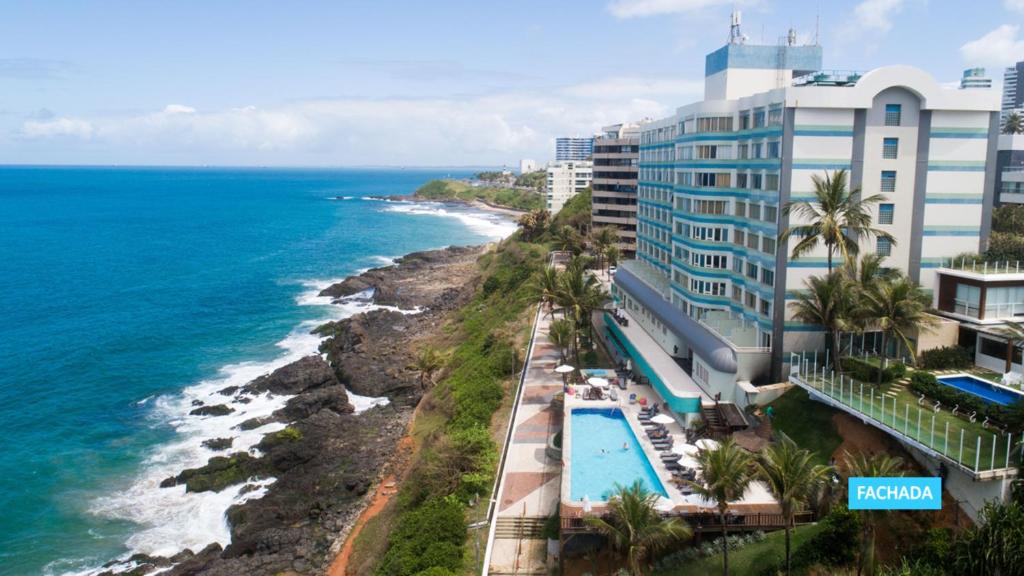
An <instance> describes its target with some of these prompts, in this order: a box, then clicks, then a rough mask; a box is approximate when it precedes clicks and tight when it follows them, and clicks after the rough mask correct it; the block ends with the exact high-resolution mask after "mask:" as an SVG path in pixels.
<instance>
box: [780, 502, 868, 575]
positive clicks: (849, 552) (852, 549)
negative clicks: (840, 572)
mask: <svg viewBox="0 0 1024 576" xmlns="http://www.w3.org/2000/svg"><path fill="white" fill-rule="evenodd" d="M821 525H822V530H821V532H818V533H817V534H815V535H814V536H813V537H812V538H811V539H810V540H808V541H806V542H804V543H803V544H802V545H800V547H798V548H797V549H796V552H794V553H793V559H792V563H793V566H794V567H807V566H813V565H815V564H820V565H822V566H832V567H839V566H846V565H848V564H851V563H852V562H853V560H854V558H855V556H856V553H857V545H858V539H859V537H860V517H859V516H857V514H856V513H854V512H851V511H850V510H848V509H847V508H846V507H845V506H837V507H835V508H833V509H832V511H831V512H829V514H828V516H825V518H824V519H823V520H822V521H821Z"/></svg>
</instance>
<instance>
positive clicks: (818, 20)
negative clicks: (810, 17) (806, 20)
mask: <svg viewBox="0 0 1024 576" xmlns="http://www.w3.org/2000/svg"><path fill="white" fill-rule="evenodd" d="M820 28H821V2H819V3H818V10H817V11H816V12H815V13H814V45H815V46H821V43H820V42H819V40H818V31H819V30H820Z"/></svg>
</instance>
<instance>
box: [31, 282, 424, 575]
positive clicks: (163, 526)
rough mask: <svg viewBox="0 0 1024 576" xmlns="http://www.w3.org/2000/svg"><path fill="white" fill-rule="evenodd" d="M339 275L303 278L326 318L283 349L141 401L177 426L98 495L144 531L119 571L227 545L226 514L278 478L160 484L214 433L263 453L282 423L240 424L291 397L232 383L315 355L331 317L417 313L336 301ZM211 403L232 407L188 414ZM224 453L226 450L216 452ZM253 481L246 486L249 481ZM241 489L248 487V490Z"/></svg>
mask: <svg viewBox="0 0 1024 576" xmlns="http://www.w3.org/2000/svg"><path fill="white" fill-rule="evenodd" d="M337 281H338V280H336V279H330V280H310V281H306V282H303V283H302V285H303V286H304V287H306V288H307V290H306V291H304V292H303V293H302V294H300V295H299V296H297V297H296V303H298V304H299V305H302V306H319V307H323V309H324V311H325V313H326V317H325V318H322V319H320V320H312V321H308V322H303V323H301V324H300V325H299V326H298V327H296V328H295V330H293V331H292V332H291V333H290V334H289V335H288V336H287V337H285V338H284V339H282V340H281V341H280V342H278V343H277V347H278V348H280V349H281V350H282V353H281V354H280V355H279V356H278V357H277V358H275V359H273V360H270V361H267V362H239V363H237V364H230V365H227V366H224V367H223V368H221V369H220V372H219V374H218V375H217V377H215V378H211V379H209V380H204V381H202V382H199V383H198V384H195V385H194V386H190V387H188V388H186V389H185V390H184V391H182V393H181V394H178V395H173V396H158V397H156V398H146V399H144V400H142V401H140V403H141V404H151V405H152V411H151V418H153V419H154V420H155V421H156V422H157V423H166V424H168V425H170V426H171V427H173V428H174V430H175V433H176V434H175V440H174V441H173V442H171V443H169V444H166V445H163V446H161V447H160V448H159V449H158V450H157V451H156V452H155V453H154V454H152V455H151V456H150V457H149V458H147V459H146V460H145V462H144V463H143V466H142V471H141V472H140V473H139V475H138V477H136V478H135V479H134V480H133V481H132V483H131V484H130V485H129V486H128V487H127V488H125V489H122V490H118V491H116V492H112V493H110V494H108V495H105V496H102V497H100V498H97V499H96V500H95V501H93V502H92V503H91V505H90V507H89V510H90V512H91V513H93V514H96V515H98V516H102V517H105V518H111V519H118V520H128V521H131V522H133V523H135V524H138V525H139V527H140V528H139V529H138V530H137V531H136V532H135V533H134V534H133V535H132V536H131V537H130V538H129V539H128V541H127V542H126V546H127V548H128V549H129V552H128V553H127V554H125V556H124V557H122V558H121V559H120V564H119V565H118V566H117V569H118V570H130V569H131V565H132V563H131V562H130V561H128V557H129V556H130V555H131V554H136V553H143V554H150V555H159V556H170V555H173V554H175V553H177V552H180V551H181V550H184V549H186V548H188V549H191V550H193V551H199V550H201V549H203V548H204V547H206V546H208V545H209V544H212V543H219V544H220V545H222V546H227V545H228V544H229V543H230V541H231V532H230V527H229V526H228V522H227V518H226V516H225V513H226V512H227V509H228V508H229V507H231V506H232V505H235V504H240V503H242V502H246V501H249V500H253V499H256V498H261V497H263V496H264V495H265V494H266V492H267V487H268V486H270V485H271V484H272V483H273V482H274V481H275V479H274V478H263V479H259V480H255V479H250V481H249V482H247V483H243V484H236V485H234V486H230V487H228V488H226V489H224V490H221V491H220V492H200V493H186V492H185V487H184V486H174V487H170V488H161V487H160V483H161V482H162V481H163V480H164V479H166V478H169V477H171V476H175V475H177V474H178V473H179V472H181V471H182V470H184V469H186V468H196V467H199V466H203V465H204V464H206V462H207V460H209V458H210V457H212V456H215V455H218V452H216V451H213V450H211V449H209V448H207V447H205V446H203V442H204V441H206V440H210V439H213V438H225V437H231V438H234V440H233V443H232V446H231V450H230V451H231V452H238V451H248V452H250V453H251V454H253V455H254V456H255V455H258V453H257V452H258V451H257V450H256V449H255V446H256V444H258V443H259V441H260V440H261V439H262V438H263V436H264V435H265V434H268V433H271V432H275V431H277V430H280V429H282V428H284V427H285V425H284V424H282V423H279V422H272V423H269V424H266V425H264V426H260V427H258V428H255V429H252V430H241V429H239V428H238V426H239V425H240V424H241V423H242V422H245V421H246V420H249V419H252V418H260V417H266V416H270V415H271V414H273V413H274V412H275V411H276V410H278V409H280V408H282V407H284V405H285V403H286V402H287V401H288V399H289V398H290V396H274V395H272V394H270V393H265V394H261V395H258V396H252V395H244V396H243V395H237V394H236V395H231V394H222V393H221V390H225V389H226V388H228V387H233V386H238V387H241V386H243V385H245V384H247V383H249V382H251V381H252V380H254V379H256V378H258V377H260V376H262V375H264V374H268V373H270V372H272V371H274V370H276V369H277V368H280V367H282V366H285V365H286V364H290V363H292V362H294V361H296V360H299V359H300V358H303V357H305V356H309V355H311V354H317V353H318V350H319V347H320V343H321V342H322V340H323V339H322V338H321V337H320V336H317V335H315V334H312V333H311V332H310V331H311V330H312V329H313V328H315V327H316V326H319V325H321V324H323V323H324V322H327V321H331V320H340V319H342V318H347V317H349V316H353V315H355V314H358V313H360V312H366V311H369V310H373V309H388V310H397V311H400V312H403V313H406V314H415V313H418V312H420V310H419V309H415V310H399V309H398V308H394V307H391V306H379V305H376V304H373V302H372V299H371V298H372V296H373V293H372V291H366V292H363V293H360V294H355V295H353V296H350V297H348V298H344V299H342V300H340V301H337V302H333V301H332V299H331V298H329V297H321V296H319V292H320V291H321V290H323V289H324V288H326V287H327V286H330V285H331V284H333V283H334V282H337ZM349 401H350V402H351V403H352V405H353V406H354V407H355V411H356V413H360V412H364V411H366V410H369V409H370V408H372V407H374V406H382V405H385V404H387V403H388V399H387V398H374V397H368V396H360V395H358V394H352V393H351V392H350V393H349ZM200 404H202V405H205V406H213V405H217V404H225V405H227V406H229V407H231V408H232V409H233V412H231V413H230V414H227V415H224V416H198V415H192V414H190V412H191V411H192V410H193V409H194V408H195V407H196V406H198V405H200ZM219 454H221V455H223V454H225V453H224V452H221V453H219ZM247 485H248V486H249V487H248V488H246V486H247ZM243 490H245V492H244V493H243ZM67 564H68V561H67V560H64V561H59V562H55V563H53V564H51V566H52V567H53V568H52V569H48V571H47V573H48V574H55V573H58V572H57V570H60V568H58V566H67ZM107 569H109V568H94V569H89V570H84V571H67V570H66V569H65V570H60V573H62V574H64V575H65V576H90V575H94V574H98V573H100V572H102V571H104V570H107Z"/></svg>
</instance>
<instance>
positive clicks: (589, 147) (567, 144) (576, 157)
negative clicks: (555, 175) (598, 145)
mask: <svg viewBox="0 0 1024 576" xmlns="http://www.w3.org/2000/svg"><path fill="white" fill-rule="evenodd" d="M593 153H594V138H593V137H592V136H590V137H587V138H580V137H578V136H576V137H572V138H555V162H563V161H570V160H571V161H581V160H590V156H591V155H592V154H593Z"/></svg>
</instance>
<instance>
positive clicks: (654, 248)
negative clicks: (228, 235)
mask: <svg viewBox="0 0 1024 576" xmlns="http://www.w3.org/2000/svg"><path fill="white" fill-rule="evenodd" d="M737 25H738V24H737ZM734 27H735V26H734ZM736 32H737V33H735V34H734V38H735V40H734V41H733V42H732V43H730V44H727V45H726V46H724V47H723V48H721V49H719V50H716V51H714V52H712V53H711V54H709V55H708V56H707V58H706V61H705V89H704V100H702V101H700V102H696V103H693V104H690V105H687V106H683V107H681V108H679V109H678V110H677V112H676V113H675V114H674V115H673V116H670V117H668V118H664V119H661V120H657V121H654V122H652V123H650V124H646V125H645V126H644V127H643V130H642V133H641V139H640V172H639V189H638V224H637V256H636V259H635V260H629V261H627V262H624V263H623V264H622V265H621V266H620V267H619V269H618V271H617V273H616V275H615V278H614V282H613V286H612V293H613V296H614V297H615V299H616V300H617V302H618V306H620V307H621V308H622V310H624V311H625V313H626V315H627V316H626V317H627V319H629V320H630V322H628V323H617V322H614V321H612V320H609V319H608V318H606V319H605V322H604V324H605V325H606V326H607V330H608V332H609V333H610V336H611V337H612V338H613V339H615V340H617V344H618V345H620V346H623V347H624V348H625V349H626V350H627V351H629V352H630V353H631V355H639V356H640V357H642V358H644V361H643V362H639V364H640V368H641V371H643V372H644V373H645V375H646V376H648V379H649V380H651V383H652V385H654V386H655V387H657V388H658V390H659V392H660V393H661V394H662V396H663V397H664V398H665V399H666V401H667V402H668V403H669V405H670V407H672V408H673V409H674V410H675V411H676V412H679V413H683V414H687V415H693V414H696V413H699V412H700V406H701V404H702V403H705V404H706V403H707V402H710V401H712V400H713V399H715V398H716V397H717V398H720V399H721V401H722V402H732V403H735V404H736V405H738V406H741V407H742V406H745V405H747V404H749V403H752V402H755V401H758V398H759V396H760V399H761V400H764V398H765V396H761V394H762V393H765V390H766V389H763V385H765V384H770V383H773V382H781V381H783V380H784V379H785V373H786V370H787V369H788V366H787V363H788V353H789V352H792V351H804V350H815V349H822V348H823V343H824V338H823V334H822V332H821V331H820V328H818V327H816V326H809V325H804V324H801V323H799V322H797V321H795V320H794V319H793V318H792V313H791V310H790V309H789V307H788V306H787V302H789V301H791V299H792V297H793V294H794V293H796V292H797V291H800V290H803V289H804V288H805V284H804V282H805V280H807V278H808V277H810V276H812V275H820V274H824V273H826V258H825V256H826V255H825V250H824V248H820V249H819V250H818V251H816V252H815V253H813V254H811V255H808V256H804V257H801V258H800V259H798V260H792V259H790V257H789V256H790V250H791V247H792V245H794V244H795V243H796V241H797V240H798V239H794V240H791V242H790V245H789V246H787V245H785V244H782V245H780V244H779V243H778V238H779V232H780V231H782V230H784V229H786V228H787V227H788V226H789V225H790V224H791V223H793V222H791V220H790V218H788V217H787V216H786V215H785V214H784V207H785V206H786V205H787V203H788V202H790V201H799V200H809V199H811V198H812V193H813V183H812V180H811V177H812V176H814V175H818V176H824V174H825V173H826V171H833V170H840V169H843V170H847V171H848V172H849V179H850V187H851V189H853V188H861V189H862V191H863V194H864V195H873V194H881V195H882V196H883V197H884V201H883V202H882V203H881V204H879V205H877V206H875V207H874V208H873V210H874V214H873V219H874V223H875V224H876V225H877V226H878V227H880V228H882V229H884V230H886V231H888V232H890V233H891V234H892V235H893V236H894V237H895V238H896V242H895V244H893V243H890V242H888V241H886V240H884V239H878V240H874V239H872V240H870V241H869V240H867V239H865V240H863V243H862V245H861V252H862V253H866V252H877V253H878V254H881V255H883V256H885V257H886V258H885V264H886V265H887V266H889V267H894V268H900V269H902V270H904V271H905V272H906V273H907V274H908V275H909V276H910V277H911V278H912V279H914V280H916V281H918V282H920V283H921V284H922V285H923V286H924V288H925V289H928V290H931V289H932V288H933V284H934V283H935V277H936V269H937V268H938V267H940V265H941V264H942V263H943V262H944V261H945V260H946V259H948V258H949V257H952V256H954V255H956V254H960V253H963V252H977V251H978V250H979V248H980V247H981V245H982V244H983V242H984V241H985V239H986V237H987V235H988V223H989V221H990V210H991V206H992V195H993V193H994V182H995V178H994V176H995V174H994V172H995V170H994V167H995V163H994V162H992V163H987V160H989V159H994V157H995V151H996V141H997V138H996V137H997V133H998V129H999V94H998V93H996V91H994V90H992V89H983V88H972V89H968V90H960V89H955V88H945V87H943V86H940V85H939V84H938V83H937V82H936V81H935V79H933V78H932V77H931V76H929V75H928V74H926V73H925V72H923V71H921V70H919V69H916V68H911V67H906V66H888V67H883V68H878V69H875V70H872V71H870V72H867V73H865V74H863V75H861V74H856V73H835V72H822V71H821V60H822V50H821V47H820V46H795V45H794V42H793V38H794V35H792V34H791V35H790V40H789V42H788V43H786V44H783V45H779V46H755V45H746V44H744V43H743V40H742V36H740V35H739V34H738V30H737V31H736ZM638 327H639V328H638ZM641 329H642V330H641Z"/></svg>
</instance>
